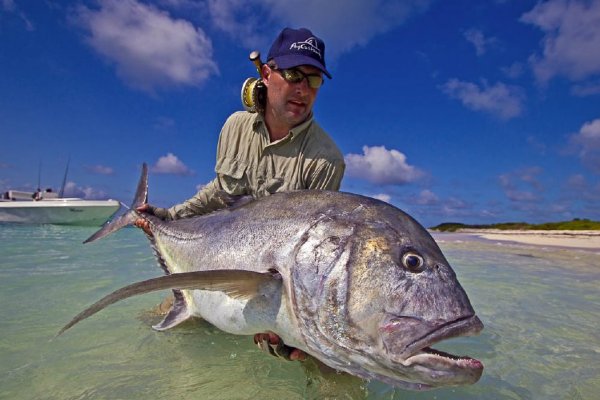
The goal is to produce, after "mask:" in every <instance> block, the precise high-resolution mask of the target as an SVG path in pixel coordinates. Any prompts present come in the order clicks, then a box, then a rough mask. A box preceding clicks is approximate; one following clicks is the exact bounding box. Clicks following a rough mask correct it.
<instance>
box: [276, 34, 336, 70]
mask: <svg viewBox="0 0 600 400" xmlns="http://www.w3.org/2000/svg"><path fill="white" fill-rule="evenodd" d="M269 60H274V61H275V63H276V64H277V67H278V68H281V69H287V68H294V67H297V66H299V65H312V66H313V67H316V68H318V69H320V70H321V71H322V72H323V73H324V74H325V75H327V77H328V78H329V79H331V74H330V73H329V71H327V68H325V43H324V42H323V41H322V40H321V39H319V38H318V37H316V36H315V35H313V33H312V32H311V31H310V30H308V29H306V28H300V29H292V28H285V29H284V30H282V31H281V33H280V34H279V36H277V39H275V41H274V42H273V45H272V46H271V50H269V55H268V56H267V61H269Z"/></svg>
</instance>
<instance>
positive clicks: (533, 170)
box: [499, 167, 544, 203]
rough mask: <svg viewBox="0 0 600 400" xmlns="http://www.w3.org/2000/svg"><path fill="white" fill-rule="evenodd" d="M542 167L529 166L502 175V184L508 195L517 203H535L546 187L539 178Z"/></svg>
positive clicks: (500, 179) (500, 178)
mask: <svg viewBox="0 0 600 400" xmlns="http://www.w3.org/2000/svg"><path fill="white" fill-rule="evenodd" d="M541 173H542V169H541V168H540V167H529V168H524V169H521V170H518V171H514V172H509V173H506V174H503V175H500V177H499V181H500V186H501V187H502V189H503V190H504V194H505V195H506V197H507V198H508V199H509V200H510V201H512V202H515V203H534V202H538V201H539V200H540V194H541V192H543V190H544V188H543V186H542V184H541V183H540V182H539V180H538V178H537V177H538V176H539V175H540V174H541Z"/></svg>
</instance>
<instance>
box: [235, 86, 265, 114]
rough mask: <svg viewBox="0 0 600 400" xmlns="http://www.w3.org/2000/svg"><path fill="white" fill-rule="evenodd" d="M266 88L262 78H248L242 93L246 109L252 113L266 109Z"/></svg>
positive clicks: (243, 104)
mask: <svg viewBox="0 0 600 400" xmlns="http://www.w3.org/2000/svg"><path fill="white" fill-rule="evenodd" d="M266 89H267V88H266V86H265V85H264V83H263V81H262V79H256V78H248V79H246V80H245V81H244V83H243V84H242V91H241V93H240V96H241V100H242V106H243V107H244V110H246V111H248V112H251V113H255V112H262V111H264V104H265V95H266Z"/></svg>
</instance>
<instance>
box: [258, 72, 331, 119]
mask: <svg viewBox="0 0 600 400" xmlns="http://www.w3.org/2000/svg"><path fill="white" fill-rule="evenodd" d="M295 68H296V69H299V70H300V71H302V72H303V73H305V74H307V75H315V74H316V75H321V71H320V70H319V69H318V68H315V67H312V66H309V65H301V66H299V67H295ZM263 76H264V83H265V86H267V88H268V90H267V111H266V112H270V113H271V116H272V117H274V119H275V120H276V121H277V122H278V123H281V124H285V125H287V126H288V129H291V128H293V127H295V126H296V125H298V124H301V123H302V122H304V121H305V120H306V118H308V116H309V115H310V112H311V110H312V107H313V104H314V102H315V99H316V98H317V92H318V91H319V89H313V88H311V87H310V86H309V85H308V81H307V79H303V80H302V81H300V82H298V83H292V82H288V81H286V80H285V79H284V78H283V76H282V75H281V73H280V72H279V71H277V70H274V69H271V68H269V67H268V66H266V65H265V66H264V67H263Z"/></svg>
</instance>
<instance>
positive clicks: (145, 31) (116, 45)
mask: <svg viewBox="0 0 600 400" xmlns="http://www.w3.org/2000/svg"><path fill="white" fill-rule="evenodd" d="M99 4H100V9H98V10H92V9H89V8H87V7H85V6H79V7H78V8H77V9H76V13H75V16H74V19H75V22H76V23H77V24H78V25H80V26H82V27H83V28H84V29H85V30H86V31H87V33H88V36H87V37H86V40H87V42H88V43H89V44H90V46H92V48H93V49H94V50H96V51H97V52H98V53H99V54H101V55H102V56H103V57H104V58H106V59H107V60H108V61H109V62H110V63H113V64H114V65H115V67H116V69H117V73H118V75H119V76H120V77H121V78H122V79H123V80H124V81H125V82H126V83H127V84H129V85H131V86H132V87H135V88H137V89H142V90H145V91H148V92H152V91H153V90H154V89H156V88H168V87H173V86H186V85H191V86H198V85H200V84H202V82H204V81H205V80H206V79H208V77H209V76H211V75H213V74H217V73H218V68H217V65H216V63H215V62H214V61H213V60H212V52H213V51H212V43H211V41H210V39H209V38H208V37H207V36H206V35H205V33H204V31H202V29H200V28H195V27H194V26H193V25H192V24H191V23H190V22H188V21H185V20H182V19H173V18H171V17H170V16H169V14H168V13H166V12H164V11H161V10H159V9H158V8H156V7H154V6H151V5H146V4H143V3H141V2H138V1H136V0H100V1H99Z"/></svg>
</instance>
